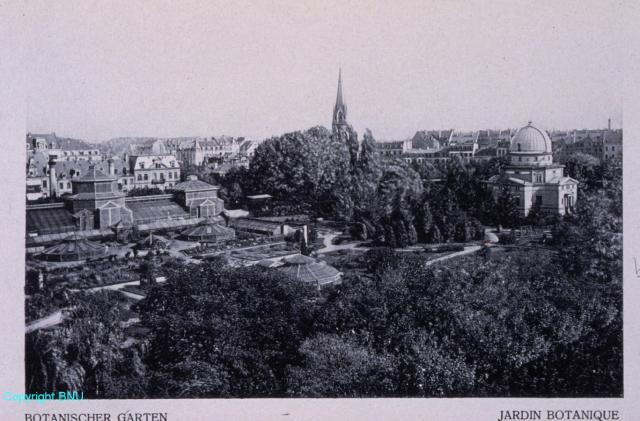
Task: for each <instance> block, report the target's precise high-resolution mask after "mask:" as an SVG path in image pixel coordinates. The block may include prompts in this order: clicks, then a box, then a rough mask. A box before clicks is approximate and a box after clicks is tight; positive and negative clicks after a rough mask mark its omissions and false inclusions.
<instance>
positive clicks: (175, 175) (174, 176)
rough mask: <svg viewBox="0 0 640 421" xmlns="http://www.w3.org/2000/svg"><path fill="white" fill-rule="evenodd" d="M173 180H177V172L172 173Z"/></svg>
mask: <svg viewBox="0 0 640 421" xmlns="http://www.w3.org/2000/svg"><path fill="white" fill-rule="evenodd" d="M173 178H176V179H177V178H178V171H176V172H174V173H173Z"/></svg>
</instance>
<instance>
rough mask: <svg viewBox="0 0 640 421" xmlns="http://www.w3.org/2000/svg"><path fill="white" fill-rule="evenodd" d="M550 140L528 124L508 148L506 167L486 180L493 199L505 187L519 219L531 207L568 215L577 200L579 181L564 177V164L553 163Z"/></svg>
mask: <svg viewBox="0 0 640 421" xmlns="http://www.w3.org/2000/svg"><path fill="white" fill-rule="evenodd" d="M551 148H552V145H551V139H550V138H549V135H548V134H547V132H546V131H544V130H541V129H539V128H538V127H536V126H534V125H532V124H531V122H529V124H528V125H526V126H524V127H522V128H521V129H519V130H518V131H517V132H516V134H515V135H514V136H513V138H512V139H511V144H510V146H509V153H508V156H507V158H508V160H509V165H508V166H505V167H504V169H503V172H502V174H500V175H496V176H493V177H491V178H490V179H489V184H490V185H491V186H492V188H493V194H494V197H497V196H498V195H500V193H501V190H502V188H504V186H506V187H507V188H508V189H509V192H510V193H511V194H512V195H513V196H514V197H517V199H518V204H519V211H520V215H521V216H523V217H524V216H527V215H528V214H529V212H530V210H531V208H532V207H534V206H535V207H537V208H539V209H540V211H541V212H543V213H547V214H559V215H565V214H568V213H571V212H572V211H573V208H574V206H575V203H576V200H577V197H578V181H577V180H574V179H573V178H571V177H565V175H564V165H560V164H554V163H553V154H552V149H551Z"/></svg>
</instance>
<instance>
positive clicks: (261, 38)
mask: <svg viewBox="0 0 640 421" xmlns="http://www.w3.org/2000/svg"><path fill="white" fill-rule="evenodd" d="M401 5H402V7H400V6H399V5H398V4H386V5H383V4H380V3H374V2H347V3H343V2H337V1H329V2H323V3H318V2H315V3H312V2H301V3H295V4H289V3H272V2H258V3H255V4H252V5H251V7H250V8H248V7H242V6H241V5H238V4H235V3H233V2H222V1H217V2H213V3H211V2H197V1H193V2H189V3H188V6H189V7H186V6H184V5H183V6H182V7H181V8H180V9H178V8H177V7H171V3H169V2H166V3H162V2H160V3H156V2H154V3H153V4H152V3H145V2H139V3H136V4H135V5H134V4H128V3H127V2H110V3H102V4H93V3H92V4H86V3H83V2H64V3H53V4H52V3H49V2H43V1H35V2H29V3H28V4H26V6H25V9H26V13H27V22H28V23H29V31H30V37H29V40H30V42H29V44H28V56H29V61H28V62H29V63H30V65H29V66H28V67H27V69H26V72H27V78H28V81H29V82H28V85H29V89H28V101H27V102H28V116H27V127H26V128H27V130H28V131H30V132H33V133H41V132H52V131H53V132H56V133H57V134H58V135H59V136H64V137H74V138H81V139H85V140H88V141H104V140H107V139H110V138H115V137H129V136H131V137H181V136H216V135H229V136H245V137H247V138H251V139H256V140H260V139H264V138H268V137H271V136H277V135H280V134H282V133H285V132H290V131H294V130H305V129H307V128H309V127H312V126H316V125H322V126H325V127H327V128H329V129H330V128H331V118H332V109H333V106H334V104H335V97H336V88H337V80H338V69H339V67H342V81H343V89H344V99H345V102H346V104H347V106H348V109H349V115H348V121H349V123H351V124H352V125H353V126H354V128H355V129H356V130H357V131H358V132H359V133H360V134H361V133H362V132H363V131H364V130H365V129H366V128H369V129H371V130H372V132H373V134H374V137H375V138H377V139H384V140H389V139H403V138H407V137H411V136H412V135H413V134H414V133H415V132H416V131H417V130H431V129H451V128H453V129H458V130H465V131H466V130H482V129H493V128H502V129H506V128H517V127H521V126H523V125H526V124H527V122H528V121H529V120H532V121H533V122H534V123H535V124H536V125H538V126H540V127H542V128H545V129H547V130H553V129H559V130H563V129H582V128H593V129H596V128H606V127H607V119H608V118H611V119H612V126H613V127H614V128H620V127H622V62H623V57H624V55H623V47H624V45H623V39H622V35H621V33H620V31H615V30H612V28H613V29H615V28H617V27H618V25H619V22H620V21H621V16H620V14H621V10H622V9H621V7H620V8H618V6H616V5H615V4H606V3H604V2H596V1H587V2H584V1H582V2H563V3H562V4H558V3H556V2H551V1H538V2H531V1H519V2H512V1H508V2H507V1H496V2H492V3H491V4H490V5H487V4H486V2H481V1H474V2H467V1H465V2H455V1H453V2H442V1H438V2H433V1H432V2H413V1H403V2H401ZM174 6H175V5H174Z"/></svg>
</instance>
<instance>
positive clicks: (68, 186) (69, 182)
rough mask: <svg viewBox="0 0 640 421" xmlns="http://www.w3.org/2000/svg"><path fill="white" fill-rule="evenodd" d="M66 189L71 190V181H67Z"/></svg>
mask: <svg viewBox="0 0 640 421" xmlns="http://www.w3.org/2000/svg"><path fill="white" fill-rule="evenodd" d="M67 188H68V189H70V188H71V181H67Z"/></svg>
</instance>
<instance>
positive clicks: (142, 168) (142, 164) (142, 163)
mask: <svg viewBox="0 0 640 421" xmlns="http://www.w3.org/2000/svg"><path fill="white" fill-rule="evenodd" d="M140 169H141V170H144V162H141V163H140Z"/></svg>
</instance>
